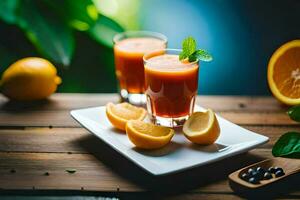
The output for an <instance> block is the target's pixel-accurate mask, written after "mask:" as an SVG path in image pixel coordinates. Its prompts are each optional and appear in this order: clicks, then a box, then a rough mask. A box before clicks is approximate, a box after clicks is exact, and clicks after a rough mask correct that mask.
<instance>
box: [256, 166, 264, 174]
mask: <svg viewBox="0 0 300 200" xmlns="http://www.w3.org/2000/svg"><path fill="white" fill-rule="evenodd" d="M256 171H257V172H259V173H262V174H263V173H265V171H266V170H265V169H264V168H262V167H257V168H256Z"/></svg>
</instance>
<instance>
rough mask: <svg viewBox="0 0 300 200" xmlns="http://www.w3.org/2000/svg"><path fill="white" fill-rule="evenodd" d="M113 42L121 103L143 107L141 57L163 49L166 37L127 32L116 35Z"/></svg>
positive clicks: (149, 33)
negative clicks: (125, 102)
mask: <svg viewBox="0 0 300 200" xmlns="http://www.w3.org/2000/svg"><path fill="white" fill-rule="evenodd" d="M113 40H114V56H115V71H116V76H117V79H118V81H119V92H120V96H121V98H122V100H123V101H127V102H129V103H132V104H135V105H143V104H145V103H146V98H145V95H144V91H145V80H144V64H143V56H144V54H145V53H148V52H151V51H154V50H158V49H165V48H166V45H167V37H166V36H164V35H163V34H160V33H156V32H150V31H128V32H123V33H120V34H117V35H116V36H115V37H114V39H113Z"/></svg>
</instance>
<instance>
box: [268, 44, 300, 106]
mask: <svg viewBox="0 0 300 200" xmlns="http://www.w3.org/2000/svg"><path fill="white" fill-rule="evenodd" d="M268 83H269V87H270V89H271V91H272V93H273V95H274V96H275V97H276V98H277V99H278V100H279V101H281V102H282V103H284V104H287V105H298V104H300V40H293V41H290V42H288V43H285V44H284V45H282V46H281V47H280V48H278V49H277V50H276V51H275V52H274V54H273V55H272V57H271V59H270V61H269V64H268Z"/></svg>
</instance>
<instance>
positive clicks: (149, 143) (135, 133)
mask: <svg viewBox="0 0 300 200" xmlns="http://www.w3.org/2000/svg"><path fill="white" fill-rule="evenodd" d="M126 133H127V136H128V138H129V139H130V141H131V142H132V143H133V144H134V145H135V146H136V147H138V148H141V149H158V148H161V147H163V146H165V145H167V144H168V143H169V142H170V141H171V139H172V137H173V136H174V130H173V129H171V128H167V127H163V126H156V125H154V124H150V123H146V122H143V121H140V120H130V121H128V122H127V124H126Z"/></svg>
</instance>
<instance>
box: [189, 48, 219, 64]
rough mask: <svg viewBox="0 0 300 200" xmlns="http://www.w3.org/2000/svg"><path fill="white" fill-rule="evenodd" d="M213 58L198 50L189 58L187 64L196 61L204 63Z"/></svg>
mask: <svg viewBox="0 0 300 200" xmlns="http://www.w3.org/2000/svg"><path fill="white" fill-rule="evenodd" d="M212 59H213V57H212V56H211V55H210V54H209V53H208V52H207V51H205V50H203V49H199V50H197V51H195V52H194V53H193V54H192V55H190V56H189V62H194V61H196V60H202V61H205V62H209V61H212Z"/></svg>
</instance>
